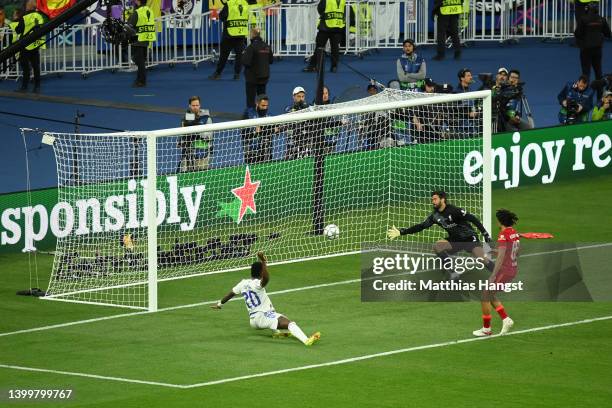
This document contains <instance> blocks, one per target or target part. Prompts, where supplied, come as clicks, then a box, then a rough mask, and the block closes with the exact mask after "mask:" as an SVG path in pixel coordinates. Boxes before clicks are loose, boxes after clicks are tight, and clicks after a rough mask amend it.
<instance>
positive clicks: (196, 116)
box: [176, 96, 212, 173]
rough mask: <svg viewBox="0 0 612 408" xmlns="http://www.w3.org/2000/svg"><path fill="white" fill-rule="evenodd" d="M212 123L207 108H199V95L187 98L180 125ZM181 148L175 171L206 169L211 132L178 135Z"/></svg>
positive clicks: (208, 159)
mask: <svg viewBox="0 0 612 408" xmlns="http://www.w3.org/2000/svg"><path fill="white" fill-rule="evenodd" d="M209 123H212V118H211V117H210V112H209V111H208V109H201V107H200V97H199V96H192V97H191V98H189V108H188V109H187V111H186V112H185V115H184V116H183V119H182V120H181V126H183V127H186V126H198V125H206V124H209ZM177 147H178V148H179V149H180V150H181V158H180V160H179V164H178V168H177V170H176V172H177V173H185V172H190V171H198V170H206V169H207V168H208V164H209V162H210V158H211V156H212V133H210V132H206V133H202V134H188V135H183V136H180V137H179V140H178V143H177Z"/></svg>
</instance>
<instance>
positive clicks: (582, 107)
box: [557, 75, 593, 125]
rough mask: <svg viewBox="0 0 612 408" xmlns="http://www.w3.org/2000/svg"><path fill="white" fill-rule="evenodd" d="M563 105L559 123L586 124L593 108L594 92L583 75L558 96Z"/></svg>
mask: <svg viewBox="0 0 612 408" xmlns="http://www.w3.org/2000/svg"><path fill="white" fill-rule="evenodd" d="M557 100H558V101H559V104H560V105H561V110H560V111H559V123H561V124H564V125H571V124H574V123H577V122H586V121H587V119H588V114H589V111H590V110H591V109H592V107H593V90H592V89H591V88H589V79H588V78H587V77H586V76H584V75H581V76H580V78H578V81H576V82H568V83H567V84H566V85H565V87H564V88H563V89H562V90H561V92H559V95H557Z"/></svg>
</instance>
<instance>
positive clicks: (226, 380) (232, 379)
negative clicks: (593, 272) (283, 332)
mask: <svg viewBox="0 0 612 408" xmlns="http://www.w3.org/2000/svg"><path fill="white" fill-rule="evenodd" d="M610 319H612V315H610V316H602V317H596V318H592V319H585V320H579V321H574V322H567V323H560V324H552V325H548V326H541V327H533V328H531V329H525V330H517V331H514V332H510V333H508V334H505V335H503V336H502V335H499V334H496V335H491V336H488V337H470V338H467V339H460V340H451V341H446V342H443V343H434V344H426V345H423V346H415V347H408V348H402V349H397V350H390V351H384V352H380V353H374V354H367V355H363V356H357V357H351V358H345V359H342V360H336V361H329V362H325V363H320V364H310V365H305V366H300V367H293V368H286V369H282V370H275V371H267V372H262V373H256V374H248V375H243V376H238V377H230V378H223V379H220V380H214V381H206V382H201V383H196V384H186V385H180V384H170V383H163V382H158V381H147V380H137V379H131V378H123V377H112V376H105V375H99V374H88V373H78V372H70V371H61V370H51V369H46V368H35V367H22V366H16V365H8V364H0V368H6V369H12V370H22V371H34V372H43V373H51V374H60V375H67V376H76V377H87V378H94V379H99V380H108V381H119V382H127V383H136V384H145V385H154V386H161V387H170V388H183V389H185V388H199V387H206V386H211V385H218V384H224V383H229V382H235V381H241V380H249V379H252V378H260V377H268V376H272V375H279V374H285V373H290V372H294V371H304V370H311V369H314V368H322V367H329V366H335V365H341V364H349V363H354V362H357V361H363V360H370V359H373V358H379V357H386V356H391V355H394V354H402V353H409V352H413V351H419V350H427V349H434V348H442V347H448V346H454V345H458V344H463V343H472V342H475V341H487V340H491V339H495V338H499V337H507V336H516V335H519V334H525V333H533V332H539V331H544V330H551V329H558V328H561V327H569V326H576V325H580V324H588V323H594V322H599V321H604V320H610Z"/></svg>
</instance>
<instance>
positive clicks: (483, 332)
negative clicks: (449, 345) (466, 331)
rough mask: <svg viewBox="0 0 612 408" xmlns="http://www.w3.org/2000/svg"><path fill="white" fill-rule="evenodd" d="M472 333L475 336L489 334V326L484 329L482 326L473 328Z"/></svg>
mask: <svg viewBox="0 0 612 408" xmlns="http://www.w3.org/2000/svg"><path fill="white" fill-rule="evenodd" d="M472 334H473V335H474V336H476V337H485V336H490V335H491V328H488V329H485V328H484V327H482V328H480V329H478V330H474V331H473V332H472Z"/></svg>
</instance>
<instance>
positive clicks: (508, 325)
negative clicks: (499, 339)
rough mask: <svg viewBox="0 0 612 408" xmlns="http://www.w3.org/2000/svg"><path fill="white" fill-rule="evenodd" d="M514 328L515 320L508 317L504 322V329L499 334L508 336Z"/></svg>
mask: <svg viewBox="0 0 612 408" xmlns="http://www.w3.org/2000/svg"><path fill="white" fill-rule="evenodd" d="M512 326H514V320H512V319H511V318H509V317H506V318H505V319H504V320H502V329H501V331H500V332H499V334H507V333H508V332H509V331H510V329H511V328H512Z"/></svg>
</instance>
